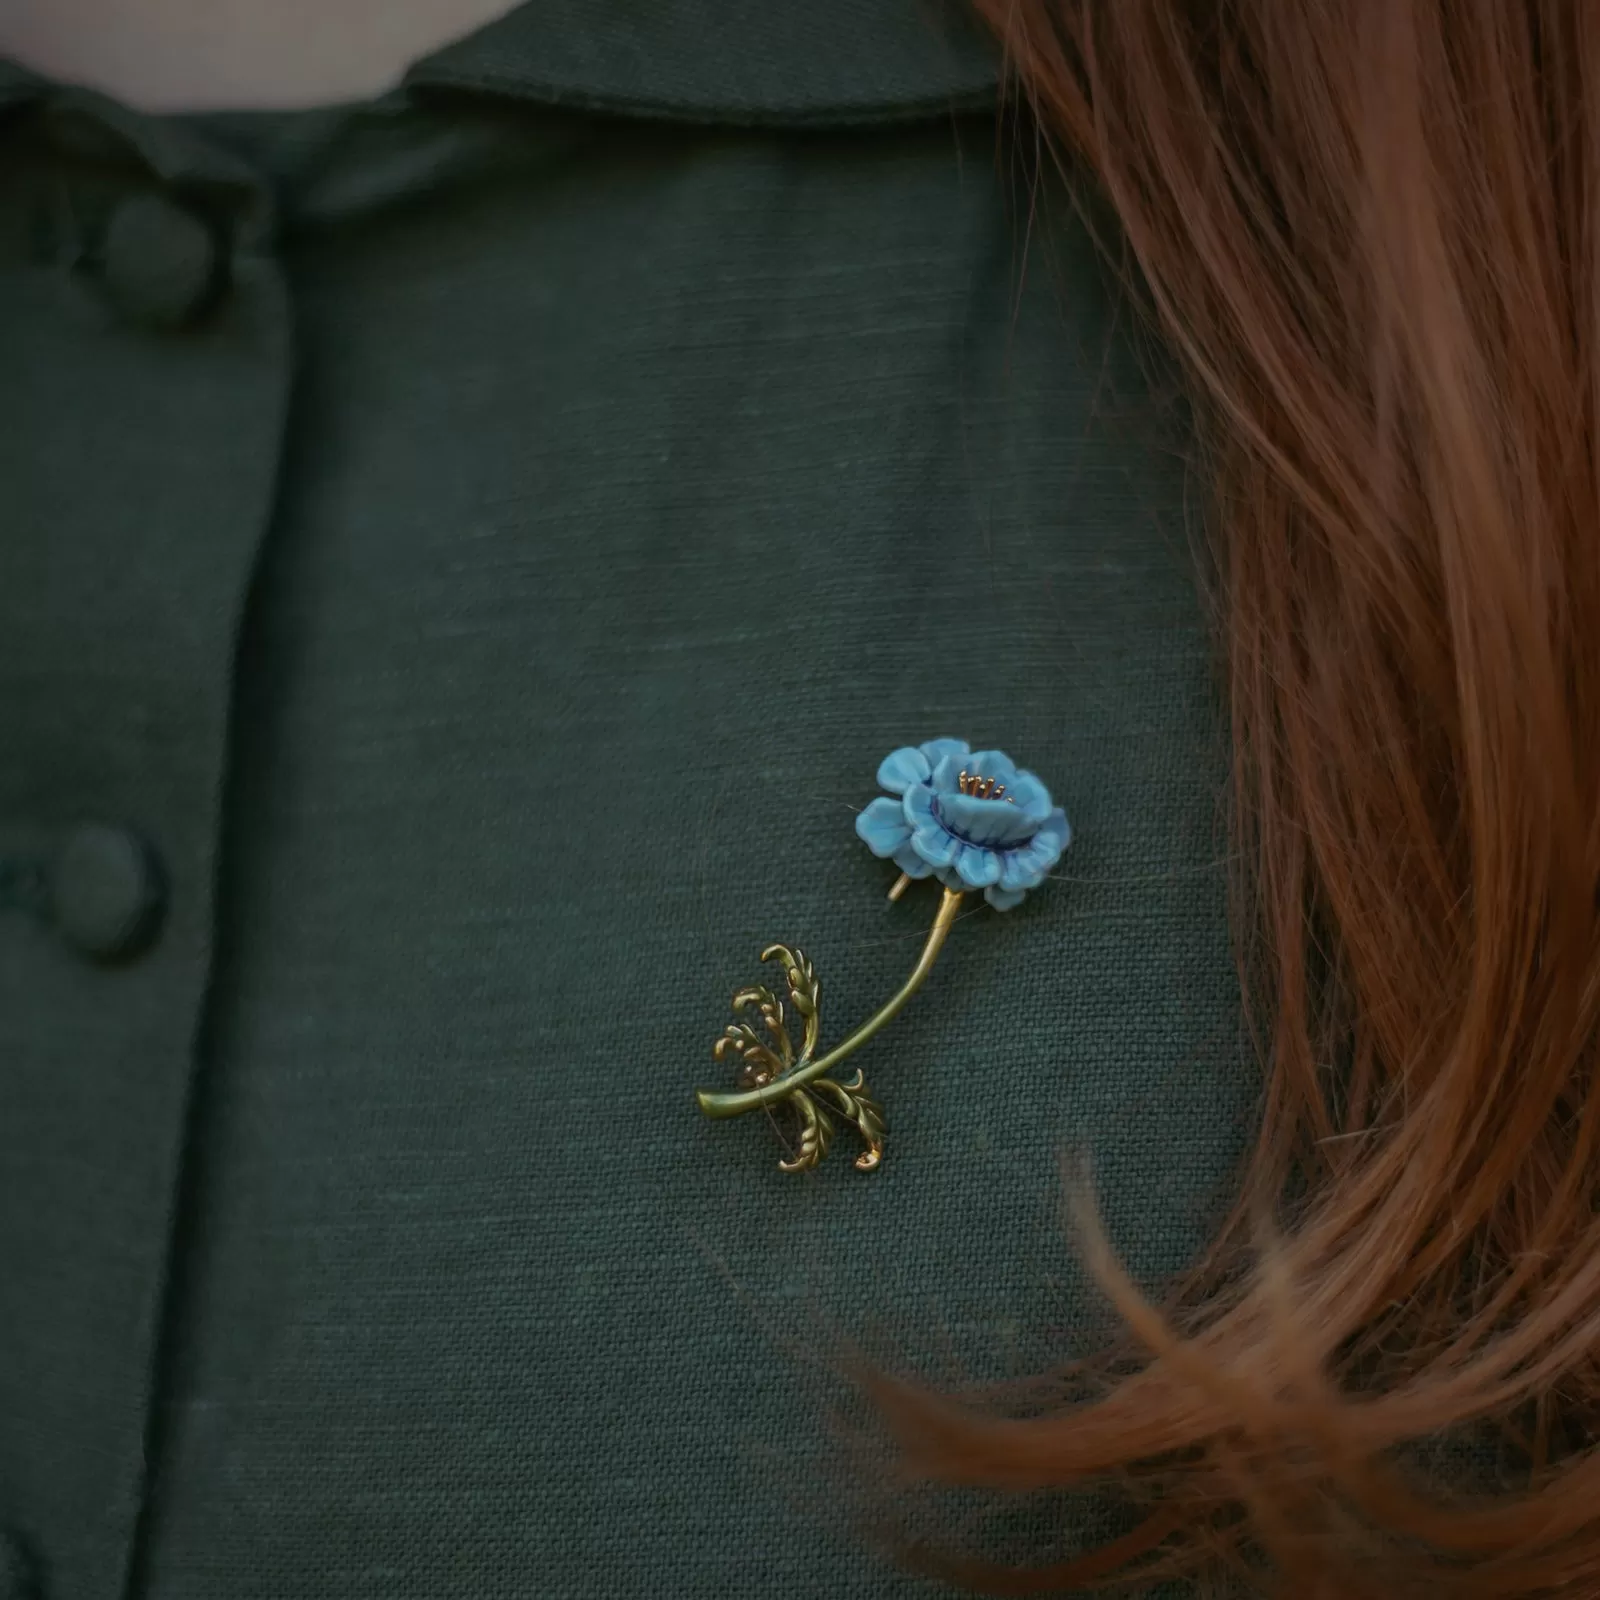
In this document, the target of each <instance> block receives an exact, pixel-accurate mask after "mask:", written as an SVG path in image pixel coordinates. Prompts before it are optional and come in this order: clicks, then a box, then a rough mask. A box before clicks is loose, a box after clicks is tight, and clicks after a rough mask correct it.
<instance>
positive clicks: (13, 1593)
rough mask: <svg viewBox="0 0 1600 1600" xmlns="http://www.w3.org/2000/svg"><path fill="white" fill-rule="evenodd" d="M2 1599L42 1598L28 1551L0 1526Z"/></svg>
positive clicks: (0, 1594)
mask: <svg viewBox="0 0 1600 1600" xmlns="http://www.w3.org/2000/svg"><path fill="white" fill-rule="evenodd" d="M0 1600H40V1595H39V1588H38V1585H37V1584H36V1583H35V1582H34V1573H33V1563H32V1562H31V1561H29V1560H28V1553H27V1551H26V1550H24V1549H23V1548H22V1541H21V1540H20V1539H18V1538H17V1537H16V1536H15V1535H14V1534H10V1533H7V1532H6V1531H5V1529H4V1528H0Z"/></svg>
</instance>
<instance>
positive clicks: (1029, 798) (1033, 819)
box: [1006, 769, 1055, 832]
mask: <svg viewBox="0 0 1600 1600" xmlns="http://www.w3.org/2000/svg"><path fill="white" fill-rule="evenodd" d="M1006 799H1008V800H1009V801H1011V803H1012V804H1013V805H1014V806H1015V807H1016V808H1017V810H1018V811H1020V812H1021V813H1022V814H1023V815H1024V816H1025V817H1026V818H1027V819H1028V823H1029V831H1030V832H1031V831H1032V830H1033V829H1036V828H1037V827H1038V826H1039V824H1040V823H1041V822H1043V821H1044V819H1045V818H1046V817H1048V816H1049V815H1050V808H1051V806H1052V805H1054V804H1055V802H1054V801H1053V800H1051V798H1050V791H1049V790H1048V789H1047V788H1045V786H1044V784H1043V782H1042V781H1041V780H1040V779H1039V778H1038V777H1036V776H1035V775H1034V774H1033V773H1031V772H1028V771H1027V770H1025V769H1024V770H1022V771H1020V772H1018V773H1017V778H1016V782H1015V783H1014V784H1013V785H1012V786H1011V787H1010V788H1009V789H1007V790H1006Z"/></svg>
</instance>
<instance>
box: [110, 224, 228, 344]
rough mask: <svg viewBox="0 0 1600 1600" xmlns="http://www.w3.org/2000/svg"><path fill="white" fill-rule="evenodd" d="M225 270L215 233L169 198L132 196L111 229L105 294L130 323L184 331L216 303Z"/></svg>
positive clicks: (111, 225)
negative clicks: (215, 299)
mask: <svg viewBox="0 0 1600 1600" xmlns="http://www.w3.org/2000/svg"><path fill="white" fill-rule="evenodd" d="M220 268H221V252H220V249H219V243H218V239H217V235H216V231H215V229H214V228H213V227H212V226H211V224H210V223H208V222H207V221H206V220H205V219H204V218H203V217H200V216H198V215H196V213H195V212H193V211H191V210H190V209H189V208H188V207H186V206H183V205H180V204H179V203H178V202H177V201H175V200H172V199H169V198H168V197H167V196H166V195H163V194H154V193H152V194H138V195H132V196H130V197H129V198H128V199H126V200H123V201H120V202H119V203H118V204H117V206H116V208H115V209H114V210H113V211H112V213H111V216H110V218H109V220H108V221H107V223H106V233H105V246H104V257H103V262H102V268H101V270H102V273H103V275H104V279H105V286H106V293H107V294H108V295H109V296H110V298H111V302H112V304H113V305H114V306H116V308H117V309H118V310H119V311H120V312H121V313H122V314H123V315H124V316H125V317H127V318H128V319H129V320H130V321H133V322H138V323H142V324H143V325H144V326H146V327H149V328H159V329H176V328H181V327H184V326H185V325H186V324H188V323H190V322H192V321H194V319H195V318H196V317H198V316H199V315H200V313H201V312H202V311H204V310H205V309H206V307H207V306H208V305H209V304H210V303H211V300H212V298H213V296H214V295H215V292H216V290H217V287H218V283H219V278H220Z"/></svg>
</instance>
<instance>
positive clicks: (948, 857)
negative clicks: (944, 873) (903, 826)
mask: <svg viewBox="0 0 1600 1600" xmlns="http://www.w3.org/2000/svg"><path fill="white" fill-rule="evenodd" d="M911 848H912V849H913V850H915V851H916V852H917V854H918V855H919V856H921V857H922V859H923V860H924V861H926V862H927V863H928V864H929V866H933V867H948V866H950V865H951V864H952V863H953V862H954V861H955V859H956V857H957V856H958V855H959V854H960V853H961V841H960V840H959V839H958V838H956V836H955V835H954V834H953V833H949V832H947V831H946V830H945V829H943V828H941V827H940V826H939V825H938V824H937V823H931V824H923V825H920V826H918V827H917V828H915V829H914V830H913V831H912V834H911Z"/></svg>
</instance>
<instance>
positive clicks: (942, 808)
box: [938, 793, 1042, 849]
mask: <svg viewBox="0 0 1600 1600" xmlns="http://www.w3.org/2000/svg"><path fill="white" fill-rule="evenodd" d="M938 812H939V820H940V821H941V822H942V823H943V824H944V825H945V827H947V828H948V829H949V830H950V831H951V832H952V833H953V834H955V835H956V836H957V837H958V838H961V839H965V840H966V842H967V843H968V844H982V845H993V846H994V847H995V848H996V849H1009V848H1010V847H1011V846H1012V845H1017V844H1021V843H1022V842H1023V841H1024V840H1027V839H1031V838H1032V837H1033V835H1034V833H1035V831H1036V830H1037V829H1038V827H1039V822H1040V820H1042V819H1038V818H1030V817H1029V816H1028V814H1027V812H1026V811H1024V810H1023V809H1022V807H1021V806H1014V805H1012V804H1011V803H1010V802H1009V801H1006V800H980V799H978V797H977V796H976V795H971V794H959V793H957V794H941V795H940V796H939V798H938Z"/></svg>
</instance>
